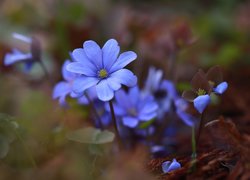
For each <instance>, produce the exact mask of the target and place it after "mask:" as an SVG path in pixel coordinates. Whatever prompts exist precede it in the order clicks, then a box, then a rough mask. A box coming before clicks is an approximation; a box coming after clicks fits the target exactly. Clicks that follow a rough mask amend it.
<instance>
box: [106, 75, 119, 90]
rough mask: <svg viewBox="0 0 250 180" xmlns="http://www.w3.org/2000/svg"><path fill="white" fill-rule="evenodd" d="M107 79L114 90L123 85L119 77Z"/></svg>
mask: <svg viewBox="0 0 250 180" xmlns="http://www.w3.org/2000/svg"><path fill="white" fill-rule="evenodd" d="M106 80H107V82H108V84H109V87H111V88H112V89H113V90H114V91H117V90H118V89H120V88H121V86H122V85H121V83H120V82H119V81H118V79H117V78H113V77H109V78H107V79H106Z"/></svg>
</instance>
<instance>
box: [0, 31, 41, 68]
mask: <svg viewBox="0 0 250 180" xmlns="http://www.w3.org/2000/svg"><path fill="white" fill-rule="evenodd" d="M12 36H13V37H14V38H16V39H18V40H21V41H23V42H25V43H28V44H29V45H30V46H32V44H33V43H32V38H29V37H26V36H24V35H21V34H17V33H13V35H12ZM33 49H34V48H33ZM36 51H37V50H36ZM38 51H40V49H39V50H38ZM19 62H23V63H24V72H28V71H30V69H31V67H32V64H33V62H34V57H33V53H32V52H29V53H24V52H22V51H20V50H18V49H15V48H13V49H12V52H11V53H7V54H6V55H5V57H4V65H6V66H9V65H12V64H15V63H19Z"/></svg>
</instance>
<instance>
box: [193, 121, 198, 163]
mask: <svg viewBox="0 0 250 180" xmlns="http://www.w3.org/2000/svg"><path fill="white" fill-rule="evenodd" d="M196 155H197V154H196V141H195V126H193V127H192V160H195V159H196Z"/></svg>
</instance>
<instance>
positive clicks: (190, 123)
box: [176, 109, 195, 127]
mask: <svg viewBox="0 0 250 180" xmlns="http://www.w3.org/2000/svg"><path fill="white" fill-rule="evenodd" d="M176 113H177V115H178V116H179V117H180V119H181V120H182V121H183V122H184V123H185V124H186V125H188V126H190V127H193V126H194V124H195V123H194V120H195V118H194V117H193V116H192V115H190V114H188V113H186V112H184V111H182V110H179V109H177V110H176Z"/></svg>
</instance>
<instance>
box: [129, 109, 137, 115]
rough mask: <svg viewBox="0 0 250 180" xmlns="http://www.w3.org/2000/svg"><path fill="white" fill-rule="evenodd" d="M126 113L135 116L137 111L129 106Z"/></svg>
mask: <svg viewBox="0 0 250 180" xmlns="http://www.w3.org/2000/svg"><path fill="white" fill-rule="evenodd" d="M128 113H129V114H130V115H131V116H137V111H136V109H135V108H130V109H129V110H128Z"/></svg>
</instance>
